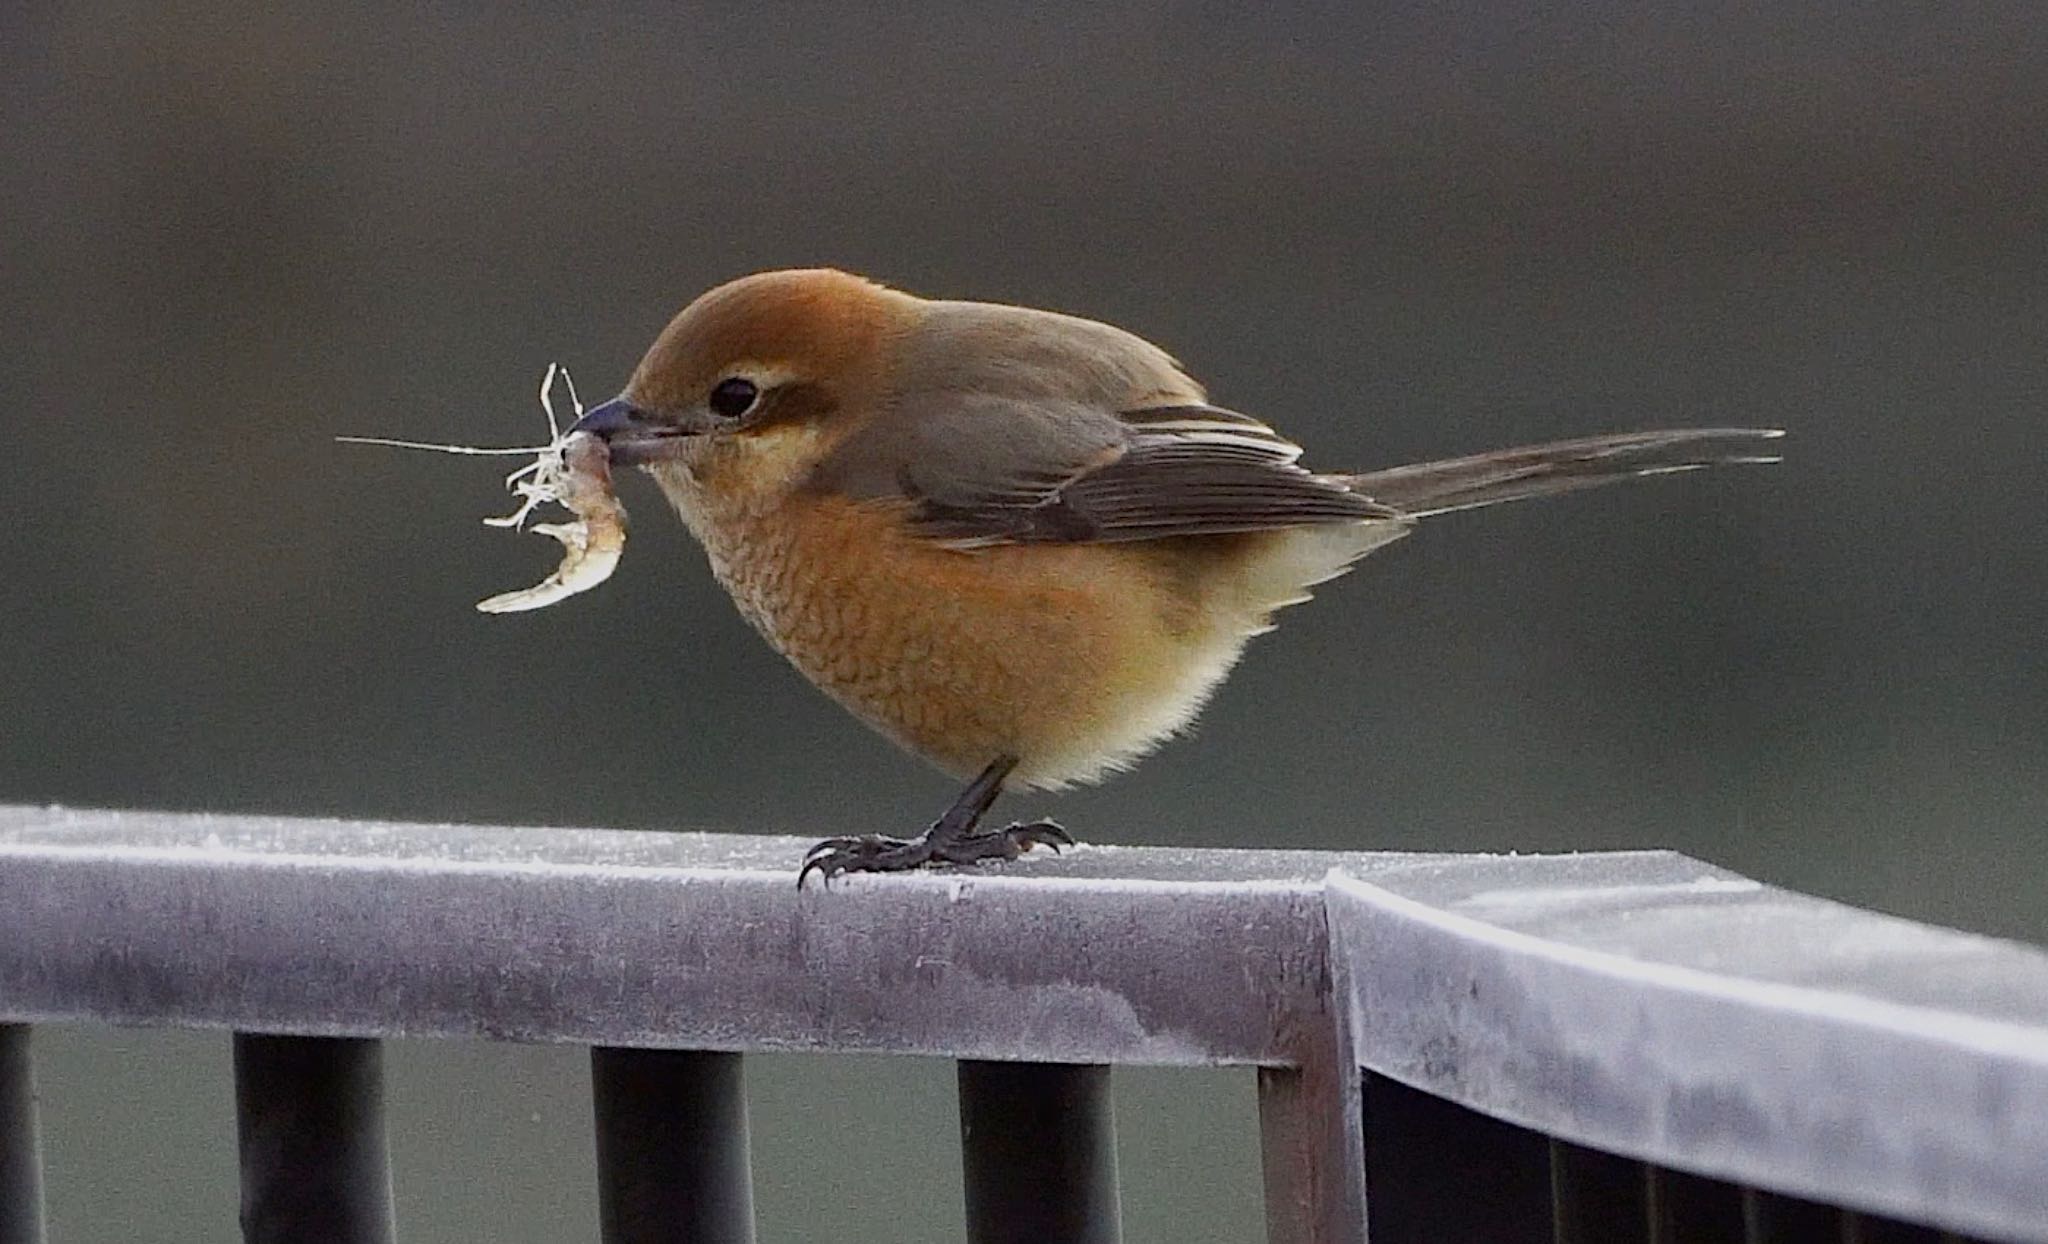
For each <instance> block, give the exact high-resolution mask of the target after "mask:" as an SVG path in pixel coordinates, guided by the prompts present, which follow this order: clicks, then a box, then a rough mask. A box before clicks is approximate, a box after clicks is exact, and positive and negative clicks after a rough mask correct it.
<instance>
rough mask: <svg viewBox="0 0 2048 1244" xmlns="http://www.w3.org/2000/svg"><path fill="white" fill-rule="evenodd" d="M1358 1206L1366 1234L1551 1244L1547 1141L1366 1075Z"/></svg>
mask: <svg viewBox="0 0 2048 1244" xmlns="http://www.w3.org/2000/svg"><path fill="white" fill-rule="evenodd" d="M1365 1211H1366V1219H1367V1237H1368V1238H1369V1239H1370V1240H1371V1241H1372V1244H1440V1242H1441V1241H1444V1240H1485V1241H1488V1244H1551V1207H1550V1141H1549V1139H1548V1138H1547V1137H1545V1136H1543V1135H1541V1134H1540V1133H1537V1132H1532V1131H1529V1130H1528V1129H1527V1128H1521V1127H1516V1126H1515V1125H1513V1124H1511V1123H1503V1122H1501V1121H1500V1120H1498V1119H1494V1118H1490V1117H1488V1116H1486V1115H1483V1114H1480V1113H1478V1112H1477V1111H1474V1110H1467V1109H1465V1108H1464V1107H1463V1106H1459V1105H1456V1104H1454V1103H1452V1102H1449V1101H1446V1100H1444V1099H1443V1098H1441V1097H1436V1096H1433V1095H1431V1094H1429V1093H1425V1092H1422V1091H1421V1090H1419V1089H1412V1088H1409V1087H1408V1086H1407V1085H1405V1084H1401V1083H1399V1082H1398V1081H1395V1080H1389V1079H1387V1078H1386V1077H1384V1076H1376V1075H1371V1076H1367V1077H1366V1079H1365Z"/></svg>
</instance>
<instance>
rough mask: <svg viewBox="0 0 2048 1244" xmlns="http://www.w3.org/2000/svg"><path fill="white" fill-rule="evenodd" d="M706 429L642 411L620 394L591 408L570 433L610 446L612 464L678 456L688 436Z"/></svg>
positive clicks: (632, 464)
mask: <svg viewBox="0 0 2048 1244" xmlns="http://www.w3.org/2000/svg"><path fill="white" fill-rule="evenodd" d="M709 430H710V429H709V428H708V427H693V426H689V422H688V421H687V420H683V421H678V420H675V419H671V418H667V417H665V416H662V415H657V414H654V413H652V412H650V411H646V410H642V409H641V408H640V407H638V406H635V405H634V404H633V403H631V402H629V401H627V400H626V399H625V398H623V397H615V398H613V399H612V400H610V401H609V402H604V403H601V404H600V405H597V406H593V407H591V408H590V409H589V410H587V411H585V412H584V414H583V417H582V418H581V419H578V420H577V421H576V422H575V423H574V424H573V425H572V426H571V427H570V428H569V431H570V432H571V433H576V432H588V433H590V434H591V435H592V436H595V437H597V438H598V439H600V440H602V441H604V442H605V444H606V445H607V446H609V447H610V449H611V460H612V465H614V466H640V465H642V464H644V463H649V462H661V461H664V460H666V459H670V458H678V457H681V456H682V454H683V453H684V446H685V444H686V443H687V442H688V441H689V439H690V438H691V437H693V436H696V435H699V434H700V433H703V432H707V431H709Z"/></svg>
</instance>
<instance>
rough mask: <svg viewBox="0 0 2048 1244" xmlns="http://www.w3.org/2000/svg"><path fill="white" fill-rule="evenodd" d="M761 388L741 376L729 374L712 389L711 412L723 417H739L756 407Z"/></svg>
mask: <svg viewBox="0 0 2048 1244" xmlns="http://www.w3.org/2000/svg"><path fill="white" fill-rule="evenodd" d="M760 398H761V390H760V389H759V388H758V387H756V386H755V384H754V382H753V381H751V380H748V379H745V378H744V377H741V376H729V377H727V378H726V379H724V380H721V381H719V382H718V384H717V386H716V387H714V388H713V389H712V390H711V413H712V414H714V415H717V416H719V417H720V418H722V419H737V418H739V417H740V416H741V415H744V414H746V413H747V412H748V411H750V410H752V409H753V408H754V403H755V402H757V401H759V400H760Z"/></svg>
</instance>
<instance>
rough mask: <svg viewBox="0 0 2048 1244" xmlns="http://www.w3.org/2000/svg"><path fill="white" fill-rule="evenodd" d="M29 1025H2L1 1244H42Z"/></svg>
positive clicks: (39, 1161)
mask: <svg viewBox="0 0 2048 1244" xmlns="http://www.w3.org/2000/svg"><path fill="white" fill-rule="evenodd" d="M37 1139H38V1138H37V1129H36V1085H35V1071H34V1068H33V1067H32V1065H31V1064H30V1062H29V1030H28V1026H27V1025H26V1024H0V1244H43V1163H42V1154H41V1150H40V1146H39V1145H38V1143H37Z"/></svg>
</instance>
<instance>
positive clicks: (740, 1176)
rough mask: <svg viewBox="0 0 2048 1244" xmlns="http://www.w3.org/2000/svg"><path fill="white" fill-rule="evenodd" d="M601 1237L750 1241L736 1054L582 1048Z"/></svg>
mask: <svg viewBox="0 0 2048 1244" xmlns="http://www.w3.org/2000/svg"><path fill="white" fill-rule="evenodd" d="M590 1088H591V1094H590V1096H591V1104H592V1107H593V1109H594V1110H595V1112H596V1115H597V1179H598V1198H597V1201H598V1214H599V1219H600V1222H601V1225H602V1231H603V1237H602V1238H603V1240H604V1244H657V1242H660V1244H670V1242H671V1241H677V1240H688V1241H690V1244H753V1240H754V1176H753V1171H752V1168H751V1166H750V1164H749V1160H748V1157H747V1093H746V1080H745V1076H744V1071H743V1064H742V1062H741V1059H740V1056H739V1055H738V1054H712V1053H700V1052H696V1051H682V1050H628V1049H612V1048H607V1047H603V1046H599V1047H597V1048H595V1049H592V1050H591V1051H590Z"/></svg>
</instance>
